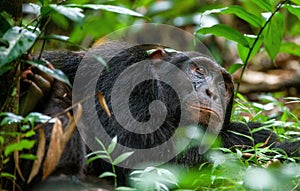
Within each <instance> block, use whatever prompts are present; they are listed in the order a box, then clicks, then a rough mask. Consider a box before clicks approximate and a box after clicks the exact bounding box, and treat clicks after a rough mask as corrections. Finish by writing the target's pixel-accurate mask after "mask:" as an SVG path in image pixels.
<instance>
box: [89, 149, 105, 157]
mask: <svg viewBox="0 0 300 191" xmlns="http://www.w3.org/2000/svg"><path fill="white" fill-rule="evenodd" d="M97 154H106V155H107V152H106V151H94V152H91V153H89V154H87V155H86V157H87V158H88V157H91V156H93V155H97Z"/></svg>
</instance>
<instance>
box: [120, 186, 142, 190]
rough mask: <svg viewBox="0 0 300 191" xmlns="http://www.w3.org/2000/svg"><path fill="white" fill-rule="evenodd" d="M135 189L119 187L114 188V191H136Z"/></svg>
mask: <svg viewBox="0 0 300 191" xmlns="http://www.w3.org/2000/svg"><path fill="white" fill-rule="evenodd" d="M136 190H137V189H135V188H130V187H125V186H120V187H117V188H116V191H136Z"/></svg>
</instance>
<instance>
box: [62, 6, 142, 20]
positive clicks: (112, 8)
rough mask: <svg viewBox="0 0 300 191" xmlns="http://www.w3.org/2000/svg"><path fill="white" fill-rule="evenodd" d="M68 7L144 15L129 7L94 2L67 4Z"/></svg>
mask: <svg viewBox="0 0 300 191" xmlns="http://www.w3.org/2000/svg"><path fill="white" fill-rule="evenodd" d="M67 6H68V7H81V8H88V9H94V10H105V11H110V12H115V13H121V14H124V15H131V16H136V17H144V15H142V14H140V13H138V12H135V11H132V10H130V9H127V8H125V7H120V6H113V5H96V4H83V5H75V4H69V5H67Z"/></svg>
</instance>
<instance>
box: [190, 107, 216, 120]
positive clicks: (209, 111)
mask: <svg viewBox="0 0 300 191" xmlns="http://www.w3.org/2000/svg"><path fill="white" fill-rule="evenodd" d="M191 108H192V109H196V110H199V111H202V112H207V113H210V114H212V115H214V116H216V117H217V118H218V119H220V120H221V116H220V114H219V113H218V112H217V111H215V110H212V109H210V108H207V107H203V106H198V105H191Z"/></svg>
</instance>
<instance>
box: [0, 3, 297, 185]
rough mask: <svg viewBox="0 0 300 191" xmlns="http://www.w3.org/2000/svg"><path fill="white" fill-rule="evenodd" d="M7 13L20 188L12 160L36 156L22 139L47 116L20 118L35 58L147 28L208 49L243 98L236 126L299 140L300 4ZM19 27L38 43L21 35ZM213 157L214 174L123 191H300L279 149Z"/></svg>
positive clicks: (5, 107) (0, 47) (3, 58)
mask: <svg viewBox="0 0 300 191" xmlns="http://www.w3.org/2000/svg"><path fill="white" fill-rule="evenodd" d="M110 5H113V7H109V6H110ZM58 6H59V7H58ZM22 7H23V9H22ZM123 8H127V9H123ZM0 10H1V11H7V12H8V13H6V12H1V19H0V75H1V76H0V78H1V85H0V88H1V93H0V95H1V100H0V104H1V105H0V107H1V110H0V112H2V113H1V114H0V115H1V117H2V122H1V129H0V130H1V132H0V144H1V149H0V156H1V161H0V162H1V164H0V178H1V179H5V178H8V179H11V180H12V181H14V179H15V174H10V173H7V172H5V171H3V167H4V166H5V165H6V164H7V162H8V161H9V160H13V159H12V157H11V155H10V154H11V153H13V152H14V153H16V151H21V150H23V149H28V148H31V147H32V144H34V143H32V142H29V141H26V138H27V136H23V135H24V134H26V133H28V132H32V131H34V122H43V121H45V119H44V118H43V117H45V116H42V115H37V116H35V118H34V119H33V118H32V116H31V117H30V116H29V117H28V116H27V117H24V118H23V117H21V116H18V110H19V104H18V103H19V99H18V98H19V94H20V86H19V84H20V74H21V71H22V67H21V66H22V64H24V63H27V64H28V63H29V62H28V61H29V60H30V59H29V56H28V55H32V54H35V55H38V54H39V53H40V52H42V51H44V50H58V49H69V50H86V49H87V48H89V47H91V46H92V44H93V43H95V42H96V41H97V40H99V39H100V41H101V38H102V37H103V36H105V35H107V34H109V33H111V32H113V31H115V30H118V29H120V28H123V27H126V26H130V25H132V24H138V23H143V22H153V23H162V24H169V25H173V26H176V27H179V28H181V29H183V30H186V31H188V32H190V33H191V34H194V35H195V36H196V37H197V38H199V39H200V40H202V42H203V43H204V44H205V45H206V46H207V47H208V48H209V49H210V51H211V52H212V53H213V55H214V57H215V59H216V60H217V62H218V63H219V64H220V65H222V66H223V67H225V68H226V69H228V70H229V72H231V73H232V74H233V76H234V79H235V82H236V88H238V92H239V93H237V94H236V100H235V101H236V102H235V106H234V108H235V109H234V114H233V120H238V121H243V122H248V121H258V122H262V123H265V124H266V125H265V126H264V128H268V129H272V130H274V131H275V132H276V133H277V134H278V136H279V138H280V139H281V140H282V141H285V140H289V141H293V140H299V134H300V133H299V132H300V127H299V124H300V121H299V116H300V104H299V102H300V99H299V94H300V57H299V56H300V21H299V20H300V1H299V0H292V1H283V0H281V1H279V0H253V1H247V0H240V1H238V0H230V1H225V0H206V1H200V0H185V1H181V0H173V1H172V0H140V1H126V0H116V1H110V0H107V1H106V0H68V1H52V2H51V1H47V0H39V1H38V0H33V1H25V0H24V1H23V2H21V1H19V0H13V1H9V0H0ZM130 10H132V11H134V12H131V11H130ZM15 26H18V27H20V28H18V29H22V30H23V29H24V30H26V31H29V33H32V34H35V35H36V36H34V35H33V36H32V35H31V34H29V35H28V34H26V33H24V34H23V33H22V34H20V33H19V34H14V33H13V30H14V29H15V30H16V28H13V27H15ZM24 30H23V31H24ZM16 39H17V43H16V44H14V46H13V48H11V46H10V45H11V44H12V42H13V41H14V40H16ZM174 40H176V39H174ZM9 47H10V48H9ZM36 64H39V63H36ZM54 77H56V78H60V79H65V77H64V76H63V75H62V76H60V75H59V74H57V76H55V75H54ZM238 84H239V85H238ZM249 100H250V101H249ZM47 119H48V118H47ZM12 122H14V123H12ZM26 125H27V126H28V128H21V129H22V130H19V129H20V127H24V126H26ZM27 126H26V127H27ZM21 137H22V139H20V138H21ZM28 137H30V134H28ZM20 143H22V144H20ZM220 151H223V152H220ZM248 153H254V154H251V155H247V154H248ZM266 153H274V154H273V155H272V156H270V155H267V154H266ZM245 156H246V157H245ZM23 157H25V158H26V157H27V158H28V160H34V159H35V156H23ZM207 157H208V159H209V161H210V162H211V163H210V164H203V165H201V166H200V167H199V168H196V169H193V170H190V171H189V172H186V171H185V170H183V169H178V168H176V167H172V166H171V167H170V166H168V167H165V168H154V167H149V168H147V169H145V170H141V171H136V172H135V174H133V175H132V177H131V179H132V184H131V185H132V188H119V189H128V190H130V189H134V188H135V189H138V190H140V189H146V188H147V189H148V188H149V190H169V189H187V190H249V189H251V190H299V189H300V186H299V184H300V166H299V164H298V163H297V162H296V161H297V158H289V157H287V156H284V155H282V154H280V153H278V152H277V151H274V150H272V149H270V148H266V147H262V146H261V145H256V146H255V147H253V148H249V150H248V151H243V152H242V151H240V150H233V151H230V150H227V149H222V148H216V149H213V151H212V152H211V153H210V154H209V155H208V156H207ZM282 159H285V160H284V161H283V160H282ZM287 162H288V163H287ZM16 168H17V167H16ZM99 173H100V172H99ZM157 177H159V178H157Z"/></svg>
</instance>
